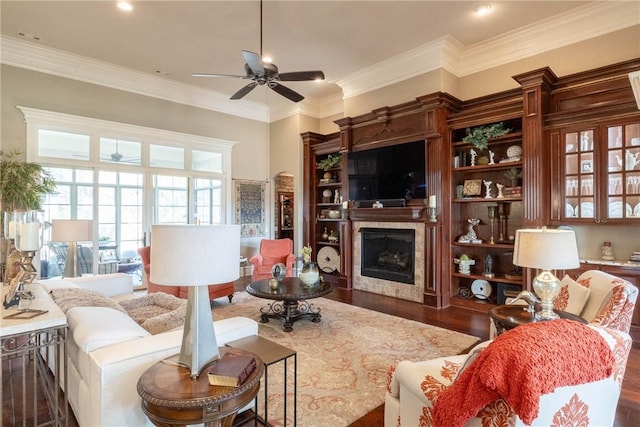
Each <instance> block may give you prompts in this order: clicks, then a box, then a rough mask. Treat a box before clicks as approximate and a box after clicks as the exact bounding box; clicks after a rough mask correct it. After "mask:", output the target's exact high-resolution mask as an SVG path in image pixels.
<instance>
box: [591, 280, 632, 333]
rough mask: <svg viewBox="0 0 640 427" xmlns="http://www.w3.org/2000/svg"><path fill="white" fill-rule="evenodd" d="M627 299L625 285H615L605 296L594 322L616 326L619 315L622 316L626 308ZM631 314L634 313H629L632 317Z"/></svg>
mask: <svg viewBox="0 0 640 427" xmlns="http://www.w3.org/2000/svg"><path fill="white" fill-rule="evenodd" d="M626 300H627V295H626V293H625V285H616V286H614V287H613V288H612V289H611V291H610V292H609V294H608V295H607V296H606V297H605V299H604V301H603V302H602V305H601V306H600V310H598V315H597V316H596V317H595V318H594V319H593V320H592V322H593V323H598V324H600V325H602V326H606V327H614V325H615V324H616V323H617V322H618V317H620V315H621V313H622V311H623V310H624V307H625V302H626ZM631 315H632V314H631V313H629V317H631ZM627 331H628V330H627Z"/></svg>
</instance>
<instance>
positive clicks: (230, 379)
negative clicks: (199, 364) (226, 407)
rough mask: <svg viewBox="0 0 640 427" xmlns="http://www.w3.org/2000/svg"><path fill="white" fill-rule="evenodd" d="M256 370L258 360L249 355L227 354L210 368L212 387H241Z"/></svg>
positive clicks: (209, 375) (209, 374)
mask: <svg viewBox="0 0 640 427" xmlns="http://www.w3.org/2000/svg"><path fill="white" fill-rule="evenodd" d="M254 369H256V358H255V357H253V356H251V355H247V354H238V353H233V352H227V353H225V354H224V356H222V357H221V358H220V360H218V361H217V362H216V364H215V365H213V366H212V367H211V368H209V372H208V377H209V384H210V385H218V386H227V387H239V386H241V385H242V384H243V383H244V382H245V381H246V380H247V378H249V375H251V373H252V372H253V370H254Z"/></svg>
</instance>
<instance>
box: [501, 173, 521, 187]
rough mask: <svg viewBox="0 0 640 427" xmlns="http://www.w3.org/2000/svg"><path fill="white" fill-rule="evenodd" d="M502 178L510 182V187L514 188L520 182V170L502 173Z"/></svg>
mask: <svg viewBox="0 0 640 427" xmlns="http://www.w3.org/2000/svg"><path fill="white" fill-rule="evenodd" d="M504 177H505V178H507V179H508V180H509V182H511V186H512V187H515V186H517V185H518V183H519V182H520V179H521V178H522V169H518V168H511V169H509V170H507V171H506V172H505V173H504Z"/></svg>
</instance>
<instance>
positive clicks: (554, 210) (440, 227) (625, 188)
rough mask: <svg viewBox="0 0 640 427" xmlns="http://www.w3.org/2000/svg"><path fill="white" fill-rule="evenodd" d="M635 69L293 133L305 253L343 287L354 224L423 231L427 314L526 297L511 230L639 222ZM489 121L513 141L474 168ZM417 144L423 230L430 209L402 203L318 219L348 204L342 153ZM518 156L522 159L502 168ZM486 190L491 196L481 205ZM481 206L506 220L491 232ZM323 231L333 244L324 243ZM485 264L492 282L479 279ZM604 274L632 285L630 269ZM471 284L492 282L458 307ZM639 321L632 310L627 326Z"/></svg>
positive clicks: (639, 121)
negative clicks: (421, 157)
mask: <svg viewBox="0 0 640 427" xmlns="http://www.w3.org/2000/svg"><path fill="white" fill-rule="evenodd" d="M639 68H640V58H638V59H634V60H630V61H626V62H623V63H620V64H614V65H611V66H607V67H603V68H599V69H595V70H590V71H587V72H581V73H577V74H574V75H569V76H565V77H557V76H556V75H555V74H554V73H553V72H552V71H551V69H549V68H547V67H545V68H540V69H536V70H533V71H530V72H526V73H522V74H519V75H516V76H514V77H513V78H514V80H515V81H516V82H517V83H518V84H519V85H520V87H519V88H517V89H512V90H508V91H504V92H500V93H496V94H492V95H487V96H483V97H479V98H476V99H471V100H466V101H461V100H459V99H456V98H455V97H453V96H451V95H448V94H446V93H441V92H438V93H433V94H429V95H424V96H420V97H417V98H415V100H412V101H409V102H407V103H404V104H399V105H396V106H391V107H381V108H378V109H376V110H373V111H371V112H370V113H366V114H363V115H361V116H358V117H345V118H341V119H339V120H336V124H337V125H338V126H339V128H340V132H339V133H335V134H330V135H320V134H316V133H312V132H307V133H304V134H302V139H303V142H304V167H305V173H304V202H303V206H304V214H303V216H304V244H310V245H312V247H313V249H314V253H315V254H317V253H318V251H319V250H321V249H322V248H323V247H333V248H335V249H336V251H338V253H339V257H340V270H339V272H337V273H336V274H325V279H326V280H331V281H334V283H337V284H338V285H340V286H346V287H351V282H352V276H353V274H354V273H353V272H352V271H351V270H352V265H356V263H355V262H354V261H353V260H352V259H351V258H352V255H353V251H352V249H354V248H355V249H357V248H356V247H355V246H354V245H355V243H353V242H356V241H355V240H352V239H353V236H352V234H353V235H356V236H357V230H355V228H356V227H357V226H358V222H375V221H380V222H405V223H410V222H413V223H424V225H421V226H420V227H423V226H424V228H425V230H427V238H426V239H425V246H424V248H423V249H424V250H423V254H424V255H421V256H424V258H425V260H424V263H425V274H424V282H425V283H424V292H423V303H424V304H428V305H432V306H434V307H438V308H441V307H447V306H449V305H459V306H463V307H467V308H471V309H475V310H482V311H486V310H488V309H489V307H490V306H491V305H493V304H496V303H498V295H499V291H500V290H504V289H509V290H520V289H527V290H531V281H532V279H533V276H534V273H535V272H534V271H531V270H530V269H524V271H522V274H521V276H519V275H518V273H519V272H518V271H514V270H515V266H514V265H513V263H512V252H513V243H514V242H513V240H511V237H512V236H514V235H515V230H516V229H518V228H535V227H542V226H559V225H567V224H576V225H581V226H588V227H602V226H603V225H604V224H612V225H614V226H622V227H624V226H632V227H635V226H636V225H637V224H638V223H640V111H638V107H637V105H636V102H635V99H634V97H633V93H632V89H631V87H630V84H629V78H628V74H629V73H630V72H631V71H634V70H637V69H639ZM498 122H503V123H504V124H505V127H507V128H511V131H510V132H509V133H508V134H507V135H505V136H502V137H499V138H494V139H490V140H489V146H488V148H487V149H486V150H476V154H477V156H476V159H475V160H476V162H475V164H474V165H473V166H471V164H470V150H471V148H472V146H471V145H470V144H467V143H465V142H463V138H464V136H465V134H466V130H467V128H469V129H471V128H474V127H478V126H486V125H490V124H494V123H498ZM417 140H424V141H425V166H426V172H425V183H426V189H427V192H426V194H427V197H428V196H430V195H434V196H435V199H436V201H437V208H436V216H437V219H436V221H435V222H431V221H430V216H429V212H428V209H429V208H428V203H427V199H424V200H423V199H419V200H411V201H410V202H409V203H407V206H406V207H402V208H387V207H385V208H383V209H351V210H350V211H349V216H348V218H346V219H345V218H343V216H340V217H339V218H331V217H330V216H329V215H328V214H327V212H329V211H332V210H337V211H341V205H340V203H339V199H338V202H336V199H335V194H336V193H335V191H336V190H338V192H339V195H341V196H342V197H343V199H342V200H343V201H344V200H348V198H349V197H348V196H349V194H348V190H349V185H348V173H347V165H348V163H347V162H348V157H349V153H352V152H357V151H362V150H369V149H373V148H376V147H384V146H389V145H395V144H404V143H408V142H413V141H417ZM513 147H517V148H513ZM518 151H521V153H520V158H519V159H513V158H511V159H509V160H510V161H508V162H501V160H504V159H508V158H509V157H512V156H511V155H513V153H514V152H518ZM490 152H491V153H492V154H493V162H491V154H490ZM336 153H341V154H342V155H343V161H342V165H340V166H339V167H336V168H333V169H331V170H329V171H327V172H329V173H330V174H331V176H330V177H325V176H324V174H325V171H323V170H322V169H320V168H318V167H317V166H316V164H317V162H318V161H319V160H321V159H323V158H325V157H327V156H328V155H329V154H336ZM463 153H464V157H465V158H466V159H467V160H466V161H463V159H462V157H463ZM456 157H457V158H458V160H457V163H456V160H455V159H456ZM482 157H485V159H481V158H482ZM509 171H515V172H519V174H520V177H519V178H520V179H521V182H519V183H512V182H510V181H511V178H510V177H509V176H508V175H507V172H509ZM323 180H328V181H323ZM488 182H491V184H490V186H489V188H490V189H491V197H486V196H487V194H486V189H487V187H486V186H485V184H486V185H489V184H487V183H488ZM498 183H499V184H500V185H501V186H503V187H502V195H503V197H502V198H498V196H499V191H498V188H497V184H498ZM465 184H467V188H468V189H471V188H472V187H474V186H475V188H476V193H474V192H473V191H472V190H469V191H467V192H466V193H465V192H464V189H465ZM510 187H519V189H518V190H519V191H518V190H516V189H509V190H507V188H510ZM326 190H328V192H327V193H326V194H325V193H324V192H325V191H326ZM330 193H331V194H330ZM323 197H326V198H325V199H323ZM332 199H333V200H332ZM490 207H495V208H496V211H498V210H499V209H500V207H501V208H502V211H503V213H504V211H505V210H508V218H507V219H506V221H500V218H499V213H498V212H497V213H496V218H495V220H494V222H493V228H494V230H493V233H492V232H491V222H492V221H491V219H490V213H489V212H490V210H489V208H490ZM334 215H336V214H334ZM470 218H475V219H479V224H478V225H477V227H475V232H476V233H477V236H478V238H479V239H480V240H481V242H476V243H472V242H469V241H465V240H464V239H462V241H461V240H460V237H461V236H463V235H465V234H467V233H468V232H469V222H468V220H469V219H470ZM325 229H326V233H325ZM598 230H599V231H600V230H602V229H598ZM332 231H333V232H334V235H335V234H336V233H337V235H338V236H339V237H338V239H339V240H338V242H333V241H328V238H327V237H325V236H330V235H331V232H332ZM583 232H584V231H583ZM587 232H588V231H587ZM492 235H493V243H491V236H492ZM352 246H353V247H354V248H352ZM638 249H640V247H639V248H637V249H635V250H638ZM463 254H465V255H468V256H469V257H470V258H472V259H474V260H475V265H474V266H472V268H471V271H470V272H469V274H463V273H461V272H460V271H459V270H458V268H457V265H456V263H455V260H456V259H460V257H461V256H462V255H463ZM488 256H489V257H490V258H491V264H492V266H491V270H492V271H491V273H493V276H492V277H488V276H485V273H486V271H485V270H486V268H485V262H486V261H487V259H488V258H487V257H488ZM356 267H357V266H356ZM589 267H591V266H589ZM607 271H609V272H611V273H612V274H614V275H620V276H621V277H625V278H629V277H632V278H635V279H634V280H633V281H632V282H633V283H636V284H639V283H638V277H640V270H639V269H633V268H629V269H608V270H607ZM475 280H486V281H487V282H489V284H490V285H491V287H492V292H491V293H490V294H489V297H488V298H486V299H479V298H476V297H473V295H471V296H470V297H466V298H462V297H460V289H470V288H471V285H472V283H473V282H474V281H475ZM463 293H464V292H463ZM638 306H640V303H639V304H638ZM639 316H640V315H638V310H636V314H635V315H634V327H635V326H637V325H638V324H639V319H638V318H639ZM636 339H637V336H636Z"/></svg>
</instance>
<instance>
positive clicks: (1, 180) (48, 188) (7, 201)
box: [0, 150, 56, 212]
mask: <svg viewBox="0 0 640 427" xmlns="http://www.w3.org/2000/svg"><path fill="white" fill-rule="evenodd" d="M21 154H22V153H21V152H20V151H17V150H14V151H11V152H9V153H7V154H6V155H5V154H4V153H3V152H2V151H0V204H1V205H2V211H5V212H12V211H27V210H40V209H41V204H42V198H43V197H44V196H45V195H47V194H51V193H53V192H54V191H55V189H56V183H55V180H54V179H53V178H52V177H51V175H50V174H49V173H48V172H47V171H45V170H44V169H43V167H42V166H41V165H39V164H37V163H29V162H24V161H19V160H18V159H17V158H18V157H19V156H20V155H21Z"/></svg>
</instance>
